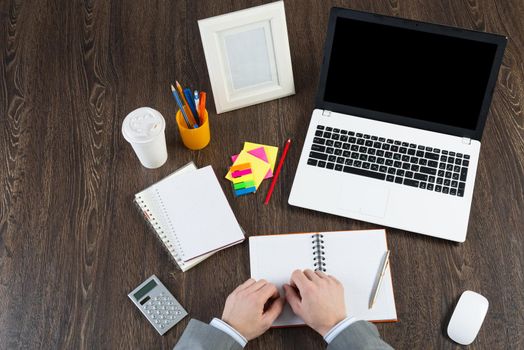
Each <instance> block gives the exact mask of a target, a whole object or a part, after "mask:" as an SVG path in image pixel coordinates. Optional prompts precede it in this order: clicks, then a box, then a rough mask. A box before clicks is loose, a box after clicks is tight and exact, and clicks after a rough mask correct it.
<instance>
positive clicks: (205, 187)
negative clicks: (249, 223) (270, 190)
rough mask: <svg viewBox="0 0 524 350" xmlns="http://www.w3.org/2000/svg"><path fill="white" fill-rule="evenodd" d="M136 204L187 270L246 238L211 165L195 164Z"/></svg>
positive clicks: (143, 194) (141, 196) (143, 195)
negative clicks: (199, 167) (197, 165)
mask: <svg viewBox="0 0 524 350" xmlns="http://www.w3.org/2000/svg"><path fill="white" fill-rule="evenodd" d="M135 203H136V204H137V205H138V207H139V208H140V209H141V211H142V213H143V214H144V218H145V219H146V220H147V221H148V222H149V223H150V225H151V227H152V228H153V230H154V232H155V233H156V236H157V238H158V239H159V240H160V241H161V242H162V243H163V244H164V246H165V248H166V249H167V250H168V251H169V253H170V255H171V257H172V258H173V259H174V260H175V262H176V263H177V265H178V266H179V268H180V269H181V270H182V271H187V270H188V269H190V268H191V267H193V266H195V265H196V264H198V263H199V262H201V261H202V260H204V259H206V258H208V257H209V256H211V255H212V254H213V253H215V252H217V251H219V250H221V249H225V248H227V247H229V246H232V245H234V244H237V243H240V242H242V241H243V240H244V238H245V237H244V233H243V231H242V229H241V228H240V225H239V224H238V222H237V220H236V218H235V215H234V214H233V211H232V210H231V207H230V206H229V203H228V201H227V198H226V196H225V195H224V192H223V191H222V188H221V187H220V184H219V182H218V179H217V177H216V175H215V173H214V171H213V168H212V167H211V166H207V167H204V168H201V169H197V168H196V166H195V165H194V164H193V163H189V164H187V165H186V166H184V167H182V168H181V169H179V170H177V171H176V172H174V173H173V174H171V175H169V176H168V177H166V178H164V179H163V180H161V181H159V182H157V183H156V184H154V185H152V186H151V187H149V188H147V189H145V190H143V191H142V192H140V193H137V194H136V195H135Z"/></svg>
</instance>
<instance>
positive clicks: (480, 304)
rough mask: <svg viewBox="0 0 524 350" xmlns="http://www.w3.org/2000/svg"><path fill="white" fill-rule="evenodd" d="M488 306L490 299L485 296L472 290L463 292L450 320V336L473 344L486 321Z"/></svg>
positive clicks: (455, 339)
mask: <svg viewBox="0 0 524 350" xmlns="http://www.w3.org/2000/svg"><path fill="white" fill-rule="evenodd" d="M488 307H489V302H488V299H486V298H485V297H484V296H482V295H480V294H478V293H475V292H473V291H471V290H467V291H465V292H464V293H462V295H461V296H460V299H459V301H458V302H457V306H455V310H454V311H453V315H451V319H450V320H449V325H448V335H449V337H450V338H451V339H452V340H454V341H456V342H457V343H459V344H462V345H469V344H471V343H472V342H473V340H475V338H476V337H477V334H478V332H479V330H480V326H482V322H484V317H486V313H487V312H488Z"/></svg>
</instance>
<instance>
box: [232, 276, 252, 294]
mask: <svg viewBox="0 0 524 350" xmlns="http://www.w3.org/2000/svg"><path fill="white" fill-rule="evenodd" d="M255 282H256V281H255V279H254V278H250V279H248V280H247V281H245V282H244V283H242V284H241V285H239V286H238V287H236V289H235V290H234V291H233V293H236V292H240V291H241V290H244V289H246V288H248V287H249V286H251V285H253V284H254V283H255Z"/></svg>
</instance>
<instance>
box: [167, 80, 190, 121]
mask: <svg viewBox="0 0 524 350" xmlns="http://www.w3.org/2000/svg"><path fill="white" fill-rule="evenodd" d="M171 92H172V93H173V97H174V98H175V100H176V104H177V105H178V108H180V112H181V113H182V115H183V116H184V119H185V121H186V124H187V128H188V129H191V123H190V122H189V118H188V117H187V114H186V111H185V110H184V105H183V104H182V101H180V97H178V94H177V92H176V90H175V87H174V86H173V85H171Z"/></svg>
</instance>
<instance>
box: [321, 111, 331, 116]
mask: <svg viewBox="0 0 524 350" xmlns="http://www.w3.org/2000/svg"><path fill="white" fill-rule="evenodd" d="M322 116H323V117H331V111H328V110H326V109H324V110H323V111H322Z"/></svg>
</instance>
